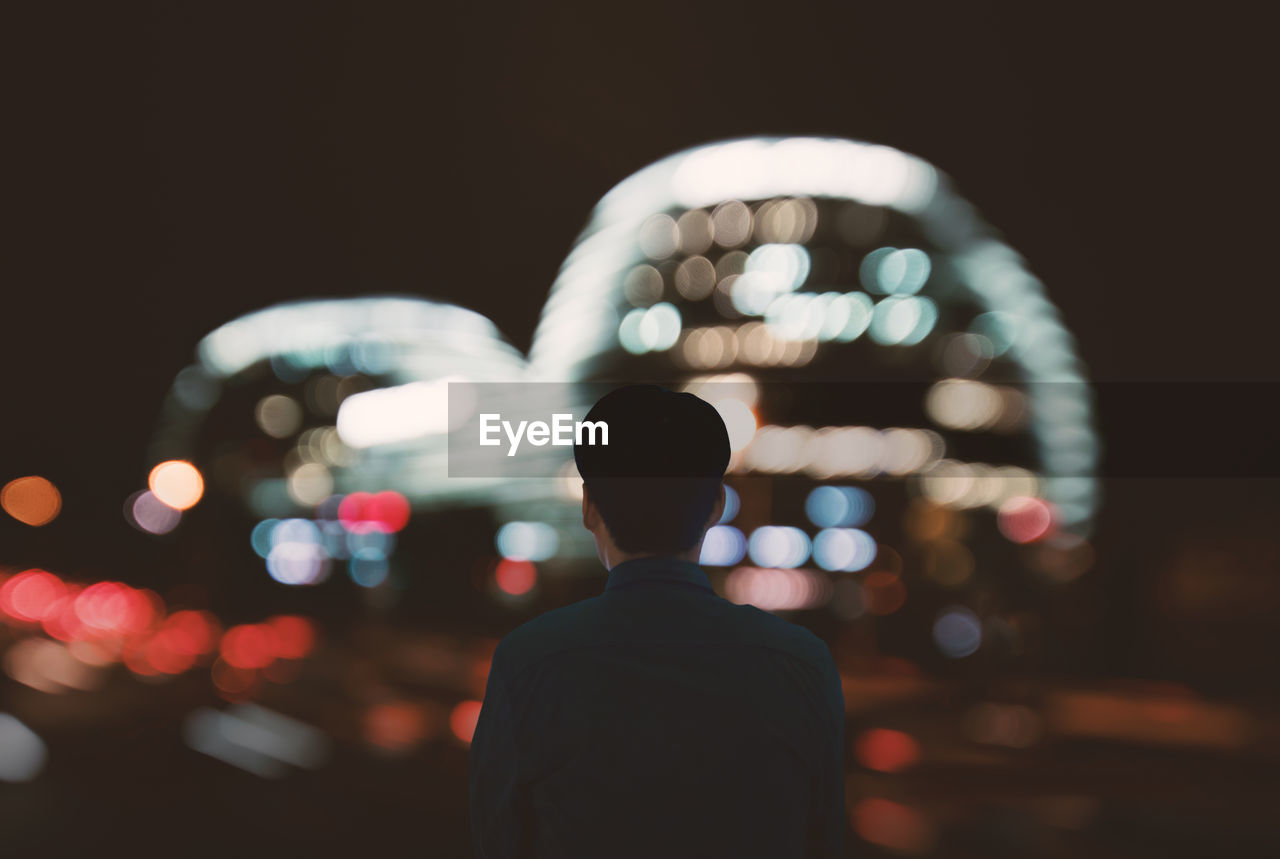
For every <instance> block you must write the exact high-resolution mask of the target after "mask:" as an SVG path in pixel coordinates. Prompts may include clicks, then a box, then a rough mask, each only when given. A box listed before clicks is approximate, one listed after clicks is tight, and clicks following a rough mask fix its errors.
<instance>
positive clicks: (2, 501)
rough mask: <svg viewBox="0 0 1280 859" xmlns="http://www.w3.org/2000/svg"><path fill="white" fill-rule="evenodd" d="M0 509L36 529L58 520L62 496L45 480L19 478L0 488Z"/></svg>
mask: <svg viewBox="0 0 1280 859" xmlns="http://www.w3.org/2000/svg"><path fill="white" fill-rule="evenodd" d="M0 508H3V509H4V511H5V512H6V513H8V514H9V515H10V516H12V517H13V518H14V519H17V520H18V521H19V522H21V523H23V524H24V525H30V526H32V527H33V528H38V527H40V526H41V525H48V524H49V523H50V522H52V521H53V520H54V519H56V518H58V513H59V512H60V511H61V510H62V494H61V493H60V492H58V487H56V486H54V485H53V484H52V483H51V482H49V480H47V479H46V478H43V477H39V476H35V475H32V476H30V477H19V478H16V479H14V480H10V481H9V482H8V483H6V484H5V485H4V487H3V488H0Z"/></svg>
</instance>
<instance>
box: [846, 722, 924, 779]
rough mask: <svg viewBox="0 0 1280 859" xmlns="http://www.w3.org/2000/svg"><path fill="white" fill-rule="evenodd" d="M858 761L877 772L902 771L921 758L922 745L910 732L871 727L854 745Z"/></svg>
mask: <svg viewBox="0 0 1280 859" xmlns="http://www.w3.org/2000/svg"><path fill="white" fill-rule="evenodd" d="M853 750H854V756H855V757H857V759H858V763H860V764H862V765H863V766H864V767H866V768H867V769H871V770H876V771H877V772H885V773H893V772H900V771H902V770H904V769H906V768H907V767H909V766H911V765H912V764H914V763H916V762H917V761H918V760H920V745H919V744H918V743H917V742H916V741H915V738H913V737H912V736H911V735H910V734H907V733H904V732H902V731H892V730H889V729H887V728H871V729H870V730H866V731H863V732H862V733H861V734H859V735H858V737H857V739H856V740H855V741H854V745H853Z"/></svg>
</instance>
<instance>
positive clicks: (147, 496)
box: [124, 489, 182, 536]
mask: <svg viewBox="0 0 1280 859" xmlns="http://www.w3.org/2000/svg"><path fill="white" fill-rule="evenodd" d="M124 518H125V521H126V522H128V523H129V524H130V525H132V526H133V527H135V528H137V529H138V530H139V531H142V532H144V533H146V534H155V535H157V536H158V535H161V534H168V533H169V532H170V531H172V530H173V529H174V528H177V527H178V523H179V522H181V521H182V511H180V510H175V509H174V508H173V507H170V506H169V505H168V504H165V503H164V502H163V501H161V500H160V499H159V498H157V497H156V496H155V493H153V492H152V491H151V490H150V489H143V490H140V491H138V492H135V493H133V494H132V495H130V496H129V497H128V499H126V500H125V505H124Z"/></svg>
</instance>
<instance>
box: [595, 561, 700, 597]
mask: <svg viewBox="0 0 1280 859" xmlns="http://www.w3.org/2000/svg"><path fill="white" fill-rule="evenodd" d="M664 582H667V583H672V584H677V585H689V586H692V587H696V588H700V589H701V590H704V591H707V592H709V593H715V591H714V589H712V587H711V580H710V579H708V578H707V574H706V573H705V572H703V570H702V567H700V566H698V565H697V564H695V563H694V562H693V561H686V560H683V559H682V558H673V557H670V556H666V555H649V556H646V557H643V558H632V559H631V560H629V561H623V562H622V563H620V564H615V565H614V567H613V569H612V570H610V571H609V582H608V584H606V585H605V586H604V589H605V590H606V591H610V590H617V589H618V588H625V587H631V586H633V585H641V584H651V583H654V584H656V583H664Z"/></svg>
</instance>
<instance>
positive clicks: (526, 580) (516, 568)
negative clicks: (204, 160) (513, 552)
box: [493, 558, 538, 596]
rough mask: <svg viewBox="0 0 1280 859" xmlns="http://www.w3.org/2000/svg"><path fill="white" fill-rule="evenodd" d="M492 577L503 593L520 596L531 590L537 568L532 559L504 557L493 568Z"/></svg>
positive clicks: (535, 579)
mask: <svg viewBox="0 0 1280 859" xmlns="http://www.w3.org/2000/svg"><path fill="white" fill-rule="evenodd" d="M493 579H494V582H495V583H496V584H497V585H498V587H499V589H501V590H502V591H503V593H508V594H511V595H512V596H520V595H521V594H527V593H528V592H529V591H530V590H532V588H533V585H534V582H536V581H537V580H538V570H537V568H536V567H534V565H533V562H532V561H517V560H515V559H513V558H504V559H502V560H501V561H499V562H498V566H497V567H496V568H494V571H493Z"/></svg>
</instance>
